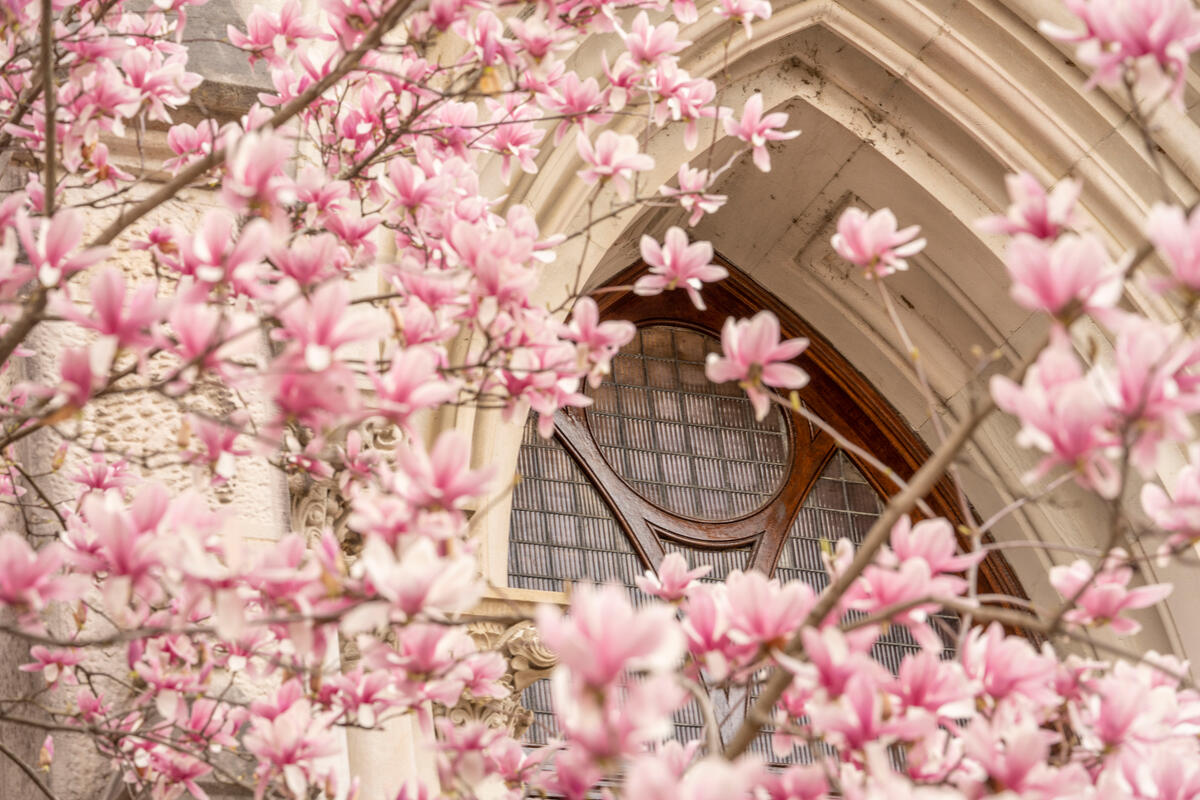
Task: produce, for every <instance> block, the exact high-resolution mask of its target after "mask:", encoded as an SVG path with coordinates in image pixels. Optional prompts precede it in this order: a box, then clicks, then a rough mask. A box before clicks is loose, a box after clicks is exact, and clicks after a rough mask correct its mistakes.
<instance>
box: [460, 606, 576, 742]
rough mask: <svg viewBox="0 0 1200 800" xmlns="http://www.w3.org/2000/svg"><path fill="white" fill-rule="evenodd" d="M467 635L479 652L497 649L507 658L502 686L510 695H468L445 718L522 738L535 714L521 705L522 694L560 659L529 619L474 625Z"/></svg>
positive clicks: (468, 629)
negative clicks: (516, 621)
mask: <svg viewBox="0 0 1200 800" xmlns="http://www.w3.org/2000/svg"><path fill="white" fill-rule="evenodd" d="M467 633H469V634H470V635H471V638H472V639H474V640H475V643H476V645H477V646H478V647H479V649H480V650H495V651H497V652H499V653H500V654H501V655H503V656H504V658H505V660H506V661H507V662H508V671H507V672H506V673H505V674H504V677H503V678H501V679H500V684H501V685H502V686H505V687H506V688H507V689H508V690H509V694H508V695H507V696H505V697H501V698H492V697H481V698H476V697H472V696H470V693H466V694H464V695H463V699H462V700H460V701H459V703H458V704H457V705H456V706H454V707H453V708H451V709H449V710H447V711H446V716H447V717H449V718H450V719H451V720H453V721H454V722H456V723H464V722H471V721H479V722H482V723H483V724H485V725H487V726H488V727H490V728H503V729H505V730H507V731H508V732H509V733H510V734H512V735H513V736H514V737H518V738H519V737H520V736H522V735H523V734H524V733H525V731H526V730H527V729H528V728H529V726H530V724H531V723H532V722H533V712H532V711H530V710H529V709H527V708H525V707H524V706H523V705H521V692H523V691H524V690H525V688H526V687H528V686H529V685H530V684H532V683H533V682H534V681H537V680H540V679H541V678H544V677H546V676H548V675H549V674H550V672H551V671H552V670H553V669H554V666H555V665H556V664H557V663H558V657H557V656H555V655H554V653H552V652H550V650H549V649H548V648H547V647H546V646H545V645H544V644H542V641H541V639H540V638H539V637H538V633H537V628H535V627H534V625H533V623H532V622H529V621H528V620H523V621H521V622H518V623H517V624H515V625H505V624H504V623H500V622H491V621H479V622H472V623H470V624H469V625H468V626H467Z"/></svg>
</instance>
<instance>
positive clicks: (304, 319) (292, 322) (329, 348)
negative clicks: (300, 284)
mask: <svg viewBox="0 0 1200 800" xmlns="http://www.w3.org/2000/svg"><path fill="white" fill-rule="evenodd" d="M355 311H356V310H355V309H353V308H351V306H350V289H349V287H348V286H347V285H346V284H345V283H343V282H341V281H335V282H333V283H330V284H327V285H325V286H323V287H322V288H320V289H318V290H317V291H316V292H314V293H313V295H312V297H311V298H300V299H297V300H295V301H285V303H284V304H283V308H282V309H281V310H280V312H279V317H280V320H281V321H282V322H283V327H282V328H281V329H280V330H279V331H278V332H277V334H276V335H277V336H278V338H280V339H283V340H285V341H290V342H293V343H294V345H295V347H296V349H297V350H298V352H299V354H300V355H301V356H302V357H303V361H304V365H305V366H306V367H308V369H310V370H311V371H313V372H324V371H325V370H327V369H329V367H330V366H331V365H332V364H333V362H334V358H335V356H336V355H337V352H338V350H339V349H340V348H341V347H343V346H344V345H347V344H350V343H351V342H355V341H358V340H360V339H366V338H369V337H371V336H373V335H376V334H377V333H379V332H380V330H381V325H380V322H379V320H378V319H377V318H376V317H375V316H374V315H373V314H372V313H371V312H370V311H369V310H364V311H363V313H355Z"/></svg>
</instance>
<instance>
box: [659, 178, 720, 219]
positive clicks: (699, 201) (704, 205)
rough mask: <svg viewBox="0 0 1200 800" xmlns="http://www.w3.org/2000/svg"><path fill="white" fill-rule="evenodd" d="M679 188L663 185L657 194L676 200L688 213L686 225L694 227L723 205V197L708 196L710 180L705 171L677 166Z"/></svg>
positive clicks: (717, 195) (716, 195)
mask: <svg viewBox="0 0 1200 800" xmlns="http://www.w3.org/2000/svg"><path fill="white" fill-rule="evenodd" d="M677 180H678V183H679V187H678V188H675V187H673V186H666V185H664V186H663V187H662V188H661V189H659V192H661V193H662V194H663V195H664V196H665V197H673V198H677V199H678V202H679V205H680V206H682V207H683V210H684V211H688V212H690V214H691V216H689V217H688V223H687V224H688V225H689V226H693V227H694V226H695V225H696V223H697V222H699V221H700V219H701V218H702V217H703V216H704V215H705V214H712V213H715V212H716V211H717V210H718V209H720V208H721V206H723V205H725V200H726V198H725V195H721V194H708V193H707V192H706V190H707V189H708V188H709V185H710V183H711V178H710V177H709V174H708V170H706V169H692V168H691V167H690V166H688V165H687V164H681V165H680V166H679V174H678V176H677Z"/></svg>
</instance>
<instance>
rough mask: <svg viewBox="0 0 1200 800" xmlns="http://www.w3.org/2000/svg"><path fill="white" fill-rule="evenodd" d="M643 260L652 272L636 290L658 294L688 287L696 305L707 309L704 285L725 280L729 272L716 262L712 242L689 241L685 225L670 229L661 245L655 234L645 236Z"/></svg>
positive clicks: (643, 277)
mask: <svg viewBox="0 0 1200 800" xmlns="http://www.w3.org/2000/svg"><path fill="white" fill-rule="evenodd" d="M641 250H642V260H643V261H645V262H646V265H647V266H649V267H650V274H649V275H644V276H642V277H641V278H638V280H637V283H636V284H634V287H633V291H634V292H636V293H637V294H640V295H655V294H658V293H660V292H663V291H671V290H673V289H679V288H682V289H686V290H687V293H688V297H690V298H691V300H692V304H693V305H695V306H696V308H698V309H700V310H704V301H703V300H702V299H701V298H700V288H701V287H702V286H703V285H704V284H705V283H712V282H713V281H719V280H723V279H724V278H725V277H726V276H727V275H728V274H729V272H728V271H727V270H726V269H725V268H724V267H721V266H718V265H716V264H713V263H712V257H713V249H712V245H711V244H709V243H708V242H696V243H694V244H688V237H687V234H686V233H684V232H683V229H682V228H675V227H673V228H669V229H668V230H667V234H666V236H665V237H664V239H663V243H662V244H661V245H660V244H659V243H658V242H656V241H655V240H654V238H653V237H651V236H643V237H642V242H641Z"/></svg>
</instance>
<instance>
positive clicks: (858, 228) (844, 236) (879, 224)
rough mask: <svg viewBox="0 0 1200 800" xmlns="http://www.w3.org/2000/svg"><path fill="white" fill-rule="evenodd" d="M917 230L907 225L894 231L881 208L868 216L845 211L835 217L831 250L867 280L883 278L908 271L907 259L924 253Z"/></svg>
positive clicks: (889, 216)
mask: <svg viewBox="0 0 1200 800" xmlns="http://www.w3.org/2000/svg"><path fill="white" fill-rule="evenodd" d="M920 232H921V229H920V227H918V226H916V225H910V226H909V227H907V228H904V229H903V230H899V231H898V230H896V216H895V215H894V214H893V213H892V211H891V209H888V208H884V209H881V210H879V211H876V212H875V213H873V214H870V215H868V214H867V213H866V212H865V211H862V210H860V209H857V208H848V209H846V210H845V211H843V212H842V215H841V216H840V217H838V224H837V233H835V234H834V235H833V239H832V242H833V249H834V250H836V251H837V253H838V255H840V256H841V257H842V258H844V259H846V260H847V261H849V262H850V263H852V264H857V265H858V266H860V267H862V268H863V270H864V274H866V275H867V277H869V278H871V277H874V278H884V277H887V276H888V275H891V274H893V273H895V272H898V271H901V270H906V269H908V262H907V261H905V259H906V258H908V257H909V256H914V255H916V254H917V253H919V252H921V251H922V250H924V249H925V240H924V239H918V238H917V234H918V233H920Z"/></svg>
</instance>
